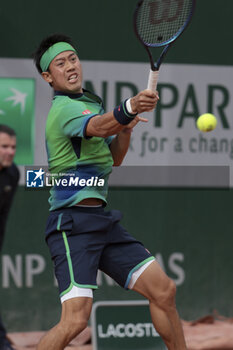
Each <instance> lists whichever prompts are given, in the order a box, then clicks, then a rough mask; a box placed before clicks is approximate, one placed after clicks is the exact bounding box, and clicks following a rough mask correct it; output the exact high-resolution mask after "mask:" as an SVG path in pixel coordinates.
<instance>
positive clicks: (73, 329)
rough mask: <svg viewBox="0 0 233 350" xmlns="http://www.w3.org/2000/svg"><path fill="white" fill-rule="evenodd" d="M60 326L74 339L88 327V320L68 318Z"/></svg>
mask: <svg viewBox="0 0 233 350" xmlns="http://www.w3.org/2000/svg"><path fill="white" fill-rule="evenodd" d="M60 325H61V328H62V330H63V331H64V332H65V333H66V335H67V336H68V337H69V338H71V339H73V338H74V337H75V336H77V335H78V334H79V333H81V332H82V331H83V330H84V329H85V328H86V327H87V326H88V321H87V320H86V319H83V318H80V317H78V315H77V317H75V318H68V319H66V320H63V321H61V322H60Z"/></svg>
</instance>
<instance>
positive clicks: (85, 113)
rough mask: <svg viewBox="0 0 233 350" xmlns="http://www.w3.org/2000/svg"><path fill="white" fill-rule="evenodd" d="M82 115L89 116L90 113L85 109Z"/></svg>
mask: <svg viewBox="0 0 233 350" xmlns="http://www.w3.org/2000/svg"><path fill="white" fill-rule="evenodd" d="M82 114H83V115H87V114H91V111H89V109H86V110H85V111H83V112H82Z"/></svg>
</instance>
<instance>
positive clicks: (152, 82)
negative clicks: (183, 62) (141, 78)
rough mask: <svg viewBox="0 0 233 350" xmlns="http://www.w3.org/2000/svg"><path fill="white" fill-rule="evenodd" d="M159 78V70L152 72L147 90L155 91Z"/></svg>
mask: <svg viewBox="0 0 233 350" xmlns="http://www.w3.org/2000/svg"><path fill="white" fill-rule="evenodd" d="M158 77H159V71H158V70H152V69H151V70H150V74H149V79H148V84H147V89H149V90H152V91H155V90H156V88H157V82H158Z"/></svg>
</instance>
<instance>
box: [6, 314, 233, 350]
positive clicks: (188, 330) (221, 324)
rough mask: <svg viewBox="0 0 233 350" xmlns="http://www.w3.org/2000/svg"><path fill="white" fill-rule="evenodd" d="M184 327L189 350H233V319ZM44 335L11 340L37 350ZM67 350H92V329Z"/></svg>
mask: <svg viewBox="0 0 233 350" xmlns="http://www.w3.org/2000/svg"><path fill="white" fill-rule="evenodd" d="M182 325H183V328H184V334H185V339H186V342H187V346H188V350H225V349H228V350H233V318H232V319H226V318H223V317H220V316H215V317H213V316H212V315H210V316H206V317H203V318H202V319H199V320H197V321H193V322H187V321H182ZM43 335H44V332H28V333H10V334H9V338H10V340H11V341H12V344H14V347H15V349H16V350H35V349H36V344H37V343H38V341H39V339H40V338H41V337H42V336H43ZM48 350H49V349H48ZM66 350H92V345H91V329H90V328H89V327H88V328H86V329H85V330H84V331H83V332H82V333H81V334H80V335H79V336H78V337H77V338H75V339H74V340H73V341H72V343H71V344H70V345H69V346H68V347H66ZM109 350H111V349H109Z"/></svg>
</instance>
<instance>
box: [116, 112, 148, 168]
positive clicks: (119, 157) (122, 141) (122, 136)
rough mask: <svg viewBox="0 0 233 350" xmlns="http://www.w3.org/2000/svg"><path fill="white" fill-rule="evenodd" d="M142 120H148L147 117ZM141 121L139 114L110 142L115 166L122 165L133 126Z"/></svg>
mask: <svg viewBox="0 0 233 350" xmlns="http://www.w3.org/2000/svg"><path fill="white" fill-rule="evenodd" d="M140 121H143V122H147V119H145V118H140ZM138 122H139V116H136V117H135V118H134V119H133V120H132V122H131V123H129V124H128V125H127V127H125V128H124V129H123V130H121V131H120V132H119V133H118V134H117V135H116V137H115V138H114V139H113V140H112V142H111V144H110V151H111V153H112V158H113V161H114V164H113V165H114V166H120V165H121V163H122V162H123V160H124V158H125V155H126V153H127V151H128V149H129V145H130V138H131V133H132V131H133V128H134V127H135V125H137V123H138Z"/></svg>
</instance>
